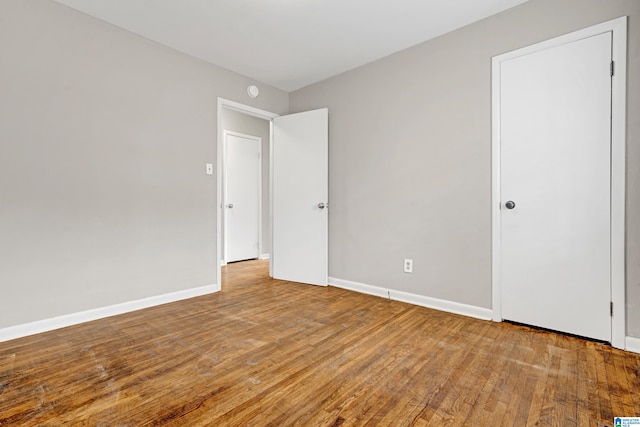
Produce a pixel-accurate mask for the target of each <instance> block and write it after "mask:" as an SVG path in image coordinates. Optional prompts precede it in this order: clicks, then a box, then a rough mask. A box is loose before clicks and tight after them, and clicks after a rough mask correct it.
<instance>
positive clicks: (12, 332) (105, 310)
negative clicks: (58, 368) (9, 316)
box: [0, 285, 220, 342]
mask: <svg viewBox="0 0 640 427" xmlns="http://www.w3.org/2000/svg"><path fill="white" fill-rule="evenodd" d="M219 290H220V286H219V285H207V286H201V287H198V288H192V289H185V290H184V291H178V292H171V293H168V294H163V295H156V296H152V297H148V298H142V299H139V300H135V301H128V302H123V303H120V304H114V305H109V306H106V307H99V308H94V309H91V310H86V311H80V312H78V313H71V314H65V315H62V316H58V317H52V318H50V319H43V320H38V321H35V322H31V323H25V324H22V325H16V326H9V327H8V328H3V329H0V342H4V341H9V340H13V339H16V338H22V337H26V336H29V335H35V334H39V333H42V332H48V331H52V330H54V329H60V328H65V327H67V326H72V325H77V324H79V323H84V322H90V321H92V320H97V319H103V318H105V317H110V316H115V315H118V314H123V313H129V312H131V311H136V310H141V309H143V308H149V307H153V306H156V305H161V304H167V303H170V302H175V301H180V300H184V299H188V298H193V297H199V296H201V295H206V294H212V293H214V292H218V291H219Z"/></svg>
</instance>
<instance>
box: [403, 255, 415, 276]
mask: <svg viewBox="0 0 640 427" xmlns="http://www.w3.org/2000/svg"><path fill="white" fill-rule="evenodd" d="M404 272H405V273H413V260H412V259H408V258H405V259H404Z"/></svg>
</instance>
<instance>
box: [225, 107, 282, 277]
mask: <svg viewBox="0 0 640 427" xmlns="http://www.w3.org/2000/svg"><path fill="white" fill-rule="evenodd" d="M223 108H227V109H230V110H234V111H238V112H240V113H243V114H248V115H250V116H253V117H258V118H261V119H264V120H269V121H271V120H272V119H273V118H275V117H278V116H279V115H278V114H275V113H271V112H269V111H265V110H260V109H259V108H255V107H250V106H248V105H244V104H240V103H238V102H235V101H230V100H228V99H224V98H218V108H217V115H218V117H217V121H218V137H217V141H216V165H217V172H216V237H215V238H216V253H217V254H218V255H217V256H218V258H219V259H222V258H223V257H222V252H221V251H222V239H220V236H221V230H222V156H223V153H222V148H223V146H224V136H223V134H222V132H223V129H222V109H223ZM269 152H271V138H269ZM269 154H270V155H271V153H269ZM269 159H271V157H269ZM269 161H271V160H269ZM269 168H270V169H271V163H269ZM269 187H271V183H269ZM269 191H271V190H269ZM270 221H271V219H270ZM217 264H218V265H216V278H217V279H216V280H217V283H220V284H221V283H222V269H221V265H220V263H217Z"/></svg>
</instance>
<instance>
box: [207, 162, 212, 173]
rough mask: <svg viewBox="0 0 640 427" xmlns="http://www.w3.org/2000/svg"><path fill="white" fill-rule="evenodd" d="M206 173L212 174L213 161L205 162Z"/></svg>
mask: <svg viewBox="0 0 640 427" xmlns="http://www.w3.org/2000/svg"><path fill="white" fill-rule="evenodd" d="M206 170H207V175H213V163H207V169H206Z"/></svg>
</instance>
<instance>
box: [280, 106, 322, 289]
mask: <svg viewBox="0 0 640 427" xmlns="http://www.w3.org/2000/svg"><path fill="white" fill-rule="evenodd" d="M328 142H329V139H328V110H327V109H320V110H314V111H307V112H304V113H298V114H292V115H288V116H281V117H277V118H275V119H274V120H273V147H272V150H273V151H272V156H273V157H272V171H273V180H272V197H273V201H272V207H273V230H272V232H273V241H272V245H273V248H272V256H271V275H272V276H273V277H274V278H276V279H282V280H289V281H294V282H301V283H309V284H314V285H324V286H326V285H327V281H328V267H327V258H328V257H327V249H328V212H327V211H328V208H326V207H325V208H320V207H319V204H320V203H322V204H324V205H325V206H326V205H327V203H328V193H329V190H328V173H329V168H328V161H329V158H328Z"/></svg>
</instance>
